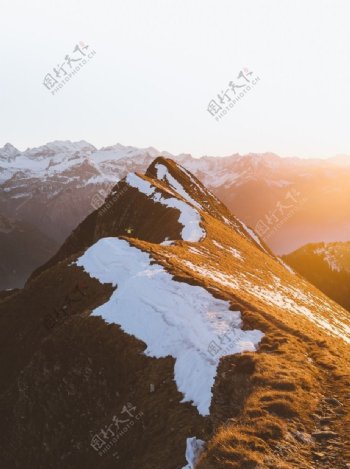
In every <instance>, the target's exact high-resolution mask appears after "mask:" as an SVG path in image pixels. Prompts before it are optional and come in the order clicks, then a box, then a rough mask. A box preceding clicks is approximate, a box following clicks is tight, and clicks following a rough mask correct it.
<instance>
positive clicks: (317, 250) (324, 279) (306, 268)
mask: <svg viewBox="0 0 350 469" xmlns="http://www.w3.org/2000/svg"><path fill="white" fill-rule="evenodd" d="M283 259H284V260H285V262H286V263H287V264H289V265H290V266H291V267H292V268H293V269H294V270H295V271H296V272H299V273H300V275H302V276H303V277H305V278H306V279H307V280H308V281H309V282H310V283H312V284H314V285H315V286H316V287H317V288H319V289H320V290H321V291H322V292H323V293H325V294H326V295H327V296H329V297H330V298H332V300H334V301H336V302H337V303H339V304H340V305H341V306H343V307H344V308H346V309H347V310H350V242H347V243H340V242H338V243H315V244H308V245H307V246H304V247H302V248H300V249H298V250H297V251H295V252H292V253H290V254H288V255H286V256H283Z"/></svg>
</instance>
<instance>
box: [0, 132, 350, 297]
mask: <svg viewBox="0 0 350 469" xmlns="http://www.w3.org/2000/svg"><path fill="white" fill-rule="evenodd" d="M161 155H163V156H164V155H165V156H167V157H170V158H172V159H174V160H175V161H176V162H177V163H179V164H181V165H182V166H183V167H185V168H186V169H187V170H189V171H191V173H192V174H194V175H195V176H196V177H197V178H198V179H199V180H200V181H201V182H202V183H203V184H204V185H205V186H206V187H208V188H209V189H210V190H211V191H212V192H213V193H214V194H215V195H216V196H217V197H218V198H219V199H220V200H221V201H223V202H224V203H225V204H226V206H227V207H228V208H229V209H230V210H231V211H232V212H233V213H235V214H236V215H237V216H239V217H240V218H241V219H242V220H243V221H244V222H245V223H246V224H248V225H249V226H252V227H253V228H254V229H255V230H256V231H257V232H258V234H259V235H260V236H261V237H262V238H263V239H264V241H265V242H266V244H267V245H268V246H269V247H270V248H271V249H272V250H273V251H274V252H276V253H278V254H285V253H288V252H291V251H293V250H295V249H297V248H299V247H301V246H303V245H305V244H306V243H310V242H320V241H327V242H331V241H348V240H349V239H350V212H349V209H348V206H349V200H350V186H349V178H350V158H349V157H346V156H339V157H337V158H329V159H327V160H321V159H315V160H305V159H300V158H281V157H279V156H277V155H275V154H273V153H263V154H254V153H249V154H246V155H240V154H232V155H230V156H227V157H210V156H203V157H201V158H194V157H192V156H191V155H189V154H180V155H176V156H174V155H171V154H170V153H168V152H159V151H158V150H156V149H155V148H153V147H149V148H136V147H132V146H123V145H121V144H119V143H118V144H116V145H113V146H109V147H103V148H101V149H97V148H95V147H94V146H93V145H91V144H90V143H88V142H86V141H80V142H70V141H54V142H50V143H47V144H46V145H42V146H40V147H37V148H28V149H27V150H25V151H23V152H21V151H19V150H17V149H16V148H15V147H14V146H13V145H11V144H9V143H8V144H6V145H5V146H4V147H3V148H1V149H0V213H1V214H2V215H3V216H4V217H6V218H10V219H12V220H15V221H16V223H15V224H13V230H12V234H13V236H17V232H18V231H20V232H22V233H24V231H23V223H25V224H26V225H25V226H27V227H28V230H29V232H28V236H27V245H28V246H30V250H29V251H30V252H31V259H28V260H23V262H24V263H27V264H30V265H31V266H32V267H33V268H36V267H38V266H39V265H40V264H41V263H42V249H41V248H40V246H39V247H38V243H37V241H36V239H37V237H36V238H33V234H32V231H33V229H34V228H35V229H37V230H40V233H41V236H45V237H46V241H45V246H46V248H45V249H47V250H48V252H47V256H46V260H48V259H49V258H50V257H51V256H52V255H53V254H54V253H55V252H56V250H57V244H58V245H61V244H62V242H63V241H64V240H65V238H66V237H67V236H68V235H69V234H70V233H71V231H72V230H73V229H74V228H75V227H76V226H77V225H78V224H79V223H80V222H81V221H82V220H84V218H85V217H86V216H87V215H89V213H91V212H92V211H93V210H95V209H97V208H99V207H100V206H101V205H102V204H103V203H104V201H105V198H106V196H107V195H108V194H109V192H110V190H111V188H112V187H113V186H114V185H115V184H116V182H117V181H118V180H121V179H123V178H124V177H125V176H126V175H127V174H128V173H129V172H130V171H134V172H137V171H139V172H145V171H146V170H147V168H148V166H149V165H150V164H151V163H152V161H154V159H155V158H157V157H159V156H161ZM320 207H322V208H321V209H320ZM17 223H20V224H21V228H19V227H18V225H17ZM21 230H22V231H21ZM19 236H21V235H19ZM22 236H23V235H22ZM37 236H39V233H38V234H37ZM17 258H18V253H17V252H16V250H15V249H12V248H10V247H9V248H8V250H7V259H8V263H9V264H8V268H9V271H10V272H12V274H11V277H10V279H8V278H4V277H3V276H1V277H0V289H4V288H13V287H22V286H23V285H24V281H25V279H26V278H27V277H28V269H27V267H26V265H24V264H23V267H21V266H20V265H19V263H18V259H17Z"/></svg>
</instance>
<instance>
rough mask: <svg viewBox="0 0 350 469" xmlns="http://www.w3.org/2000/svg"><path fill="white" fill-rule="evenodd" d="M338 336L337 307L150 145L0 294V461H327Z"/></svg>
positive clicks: (343, 332) (344, 351)
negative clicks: (148, 156) (142, 165)
mask: <svg viewBox="0 0 350 469" xmlns="http://www.w3.org/2000/svg"><path fill="white" fill-rule="evenodd" d="M349 343H350V317H349V314H348V312H347V311H345V310H344V309H343V308H341V307H340V306H339V305H337V304H336V303H334V302H333V301H332V300H330V299H329V298H327V297H326V296H325V295H323V294H322V293H321V292H320V291H319V290H317V289H316V288H315V287H313V286H312V285H311V284H309V283H308V282H307V281H306V280H304V279H303V278H302V277H300V276H298V275H296V274H294V273H293V272H292V271H291V270H290V269H289V268H287V267H286V266H285V265H284V264H283V263H282V261H281V260H280V259H278V258H277V257H275V256H274V255H273V254H272V253H271V251H270V250H269V249H268V247H267V246H266V245H265V244H264V243H263V242H262V241H261V240H260V239H259V237H258V236H257V235H256V234H255V233H254V231H252V230H251V229H250V228H249V227H248V226H246V225H245V224H244V223H243V222H241V221H240V220H239V219H238V218H236V217H235V216H233V215H232V214H231V213H230V212H229V210H228V209H227V208H226V207H225V206H224V205H223V204H222V203H221V202H220V201H219V200H218V199H217V198H216V197H215V196H214V195H213V194H212V193H211V192H210V191H208V190H207V189H206V188H205V187H204V186H203V185H202V184H201V183H200V182H199V180H198V179H196V178H195V177H194V176H193V175H192V174H191V173H189V172H188V171H186V170H185V169H183V168H182V167H181V166H180V165H179V164H177V163H175V162H174V161H172V160H170V159H165V158H157V159H155V160H154V161H153V162H152V164H151V165H150V166H149V168H148V169H147V171H146V173H145V174H144V175H142V174H135V173H130V174H128V175H127V176H126V177H125V178H124V179H122V180H121V181H119V182H117V183H116V184H115V185H114V187H113V189H112V191H111V193H110V194H109V195H108V197H107V199H106V201H105V203H104V204H103V205H102V206H101V207H100V208H99V209H98V210H95V211H94V212H93V213H91V214H90V215H89V216H88V217H87V218H86V219H85V220H84V221H83V222H82V223H81V224H80V225H79V226H78V227H77V228H76V229H75V230H74V231H73V232H72V234H71V235H70V236H69V237H68V238H67V239H66V241H65V242H64V243H63V245H62V247H61V248H60V249H59V251H58V252H57V253H56V255H55V256H54V257H53V258H51V260H50V261H48V262H47V263H46V264H44V265H43V266H42V267H40V268H39V269H37V270H36V271H35V272H34V273H33V274H32V275H31V277H30V279H29V280H28V282H27V283H26V285H25V287H24V288H23V290H21V291H18V292H14V293H13V294H10V295H7V296H6V297H5V298H3V299H2V301H0V344H1V350H2V353H1V355H0V383H1V384H0V386H1V392H0V409H1V414H0V417H1V418H0V422H1V423H0V425H1V432H2V434H3V435H5V438H3V439H2V441H1V443H0V444H1V445H2V454H3V464H4V467H6V468H8V469H12V468H21V469H27V468H28V469H29V468H30V469H32V468H33V467H35V468H38V469H41V468H47V467H50V468H53V469H56V468H57V469H58V468H60V469H61V468H62V467H64V468H67V469H70V468H72V469H77V468H80V467H84V468H86V469H90V468H91V469H96V467H99V468H101V469H104V468H106V469H111V468H114V469H124V468H128V469H138V468H141V467H142V468H143V469H181V468H183V469H191V468H193V467H194V466H195V467H196V469H219V468H220V469H221V468H227V469H232V468H247V469H249V468H256V469H258V468H268V469H275V468H284V469H287V468H301V469H304V468H305V469H309V468H317V469H334V468H340V469H344V468H346V467H348V466H349V464H350V446H349V440H348V435H349V430H350V425H349V424H350V414H349V407H350V394H349V385H350V375H349V363H350V362H349V358H350V356H349Z"/></svg>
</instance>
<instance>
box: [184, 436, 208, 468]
mask: <svg viewBox="0 0 350 469" xmlns="http://www.w3.org/2000/svg"><path fill="white" fill-rule="evenodd" d="M204 445H205V442H204V441H203V440H200V439H197V438H196V437H195V436H194V437H192V438H187V440H186V455H185V456H186V461H187V463H188V464H186V466H184V467H183V468H182V469H194V468H195V464H196V462H197V459H198V457H199V455H200V454H201V452H202V451H203V449H204Z"/></svg>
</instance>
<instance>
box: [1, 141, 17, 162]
mask: <svg viewBox="0 0 350 469" xmlns="http://www.w3.org/2000/svg"><path fill="white" fill-rule="evenodd" d="M19 154H20V151H19V150H18V149H17V148H16V147H14V146H13V145H12V144H11V143H5V145H4V146H3V147H2V148H0V157H2V158H7V159H8V158H14V157H15V156H17V155H19Z"/></svg>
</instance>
